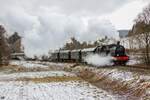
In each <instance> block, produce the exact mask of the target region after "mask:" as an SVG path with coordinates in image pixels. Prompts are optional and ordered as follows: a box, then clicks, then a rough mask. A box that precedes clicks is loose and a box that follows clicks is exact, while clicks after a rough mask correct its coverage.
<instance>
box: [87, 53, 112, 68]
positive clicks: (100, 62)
mask: <svg viewBox="0 0 150 100" xmlns="http://www.w3.org/2000/svg"><path fill="white" fill-rule="evenodd" d="M112 60H113V58H112V57H111V56H101V55H98V54H91V55H88V56H87V57H86V58H85V61H86V62H87V63H88V64H91V65H94V66H98V67H99V66H107V65H112V64H113V63H112Z"/></svg>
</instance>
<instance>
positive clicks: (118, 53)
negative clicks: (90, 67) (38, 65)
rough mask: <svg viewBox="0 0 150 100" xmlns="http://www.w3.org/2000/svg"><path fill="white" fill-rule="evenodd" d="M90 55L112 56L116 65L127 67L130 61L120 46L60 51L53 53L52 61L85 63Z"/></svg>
mask: <svg viewBox="0 0 150 100" xmlns="http://www.w3.org/2000/svg"><path fill="white" fill-rule="evenodd" d="M90 54H98V55H102V56H112V57H113V59H112V62H113V63H114V65H126V63H127V62H128V60H129V57H128V56H127V55H126V51H125V48H124V47H123V46H122V45H120V44H110V45H102V46H97V47H95V48H88V49H78V50H59V51H55V52H53V53H52V54H51V57H50V59H51V61H57V62H67V61H73V62H85V61H84V58H85V57H86V56H88V55H90Z"/></svg>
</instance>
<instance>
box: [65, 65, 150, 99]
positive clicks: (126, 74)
mask: <svg viewBox="0 0 150 100" xmlns="http://www.w3.org/2000/svg"><path fill="white" fill-rule="evenodd" d="M65 70H68V71H72V72H75V73H77V74H78V76H79V77H81V78H82V79H84V80H86V81H88V82H90V83H92V84H93V85H96V86H97V87H99V88H102V89H104V90H106V91H111V92H112V93H113V94H119V95H121V96H122V97H123V98H125V100H143V99H145V100H149V99H150V71H149V70H143V69H141V70H140V69H135V68H129V67H121V66H120V67H119V66H118V67H114V66H113V67H107V68H106V67H105V68H100V67H99V68H95V67H90V66H82V65H81V66H76V67H74V68H69V67H68V68H66V69H65ZM121 100H122V99H121Z"/></svg>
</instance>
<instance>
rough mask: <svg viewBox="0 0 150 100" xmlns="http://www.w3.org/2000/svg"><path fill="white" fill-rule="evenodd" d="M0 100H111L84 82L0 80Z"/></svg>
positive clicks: (105, 93) (106, 94)
mask: <svg viewBox="0 0 150 100" xmlns="http://www.w3.org/2000/svg"><path fill="white" fill-rule="evenodd" d="M0 100H113V97H111V95H108V93H107V92H105V91H103V90H100V89H98V88H96V87H94V86H92V85H89V84H88V83H86V82H51V83H39V84H35V83H32V82H29V83H28V82H12V81H11V82H0Z"/></svg>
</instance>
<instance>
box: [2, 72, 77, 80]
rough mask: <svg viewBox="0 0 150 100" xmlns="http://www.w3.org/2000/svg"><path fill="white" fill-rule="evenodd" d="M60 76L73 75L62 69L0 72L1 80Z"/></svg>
mask: <svg viewBox="0 0 150 100" xmlns="http://www.w3.org/2000/svg"><path fill="white" fill-rule="evenodd" d="M60 76H70V77H73V76H75V75H74V74H72V73H69V72H64V71H42V72H18V73H12V74H2V73H1V74H0V81H1V80H12V79H13V80H16V79H19V78H44V77H60Z"/></svg>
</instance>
